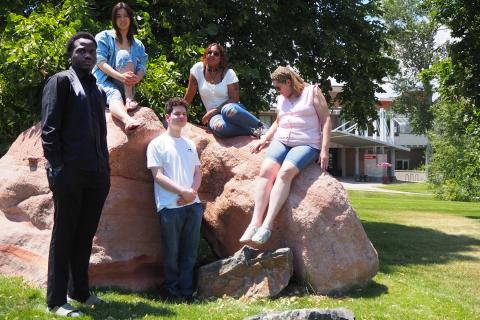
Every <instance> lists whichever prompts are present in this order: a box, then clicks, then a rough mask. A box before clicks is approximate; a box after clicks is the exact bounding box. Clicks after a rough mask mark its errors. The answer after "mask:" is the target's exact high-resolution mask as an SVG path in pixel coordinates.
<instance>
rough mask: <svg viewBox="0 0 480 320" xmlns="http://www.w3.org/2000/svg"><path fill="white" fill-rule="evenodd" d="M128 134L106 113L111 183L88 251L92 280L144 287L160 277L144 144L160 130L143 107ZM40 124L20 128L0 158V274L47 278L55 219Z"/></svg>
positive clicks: (159, 253)
mask: <svg viewBox="0 0 480 320" xmlns="http://www.w3.org/2000/svg"><path fill="white" fill-rule="evenodd" d="M134 117H135V118H138V119H141V120H142V121H143V122H144V125H143V126H142V127H141V128H139V129H137V130H135V131H133V132H131V133H128V134H125V132H124V131H123V125H122V124H121V123H120V122H118V121H117V120H115V119H113V120H112V118H111V116H110V114H109V113H108V112H107V130H108V137H107V139H108V149H109V154H110V168H111V188H110V193H109V195H108V198H107V200H106V202H105V206H104V209H103V213H102V217H101V220H100V224H99V227H98V230H97V234H96V236H95V239H94V243H93V250H92V256H91V258H90V262H91V264H90V270H89V273H90V283H91V284H93V285H97V286H117V287H121V288H126V289H133V290H142V289H146V288H149V287H152V286H154V285H156V284H161V283H162V282H163V277H162V272H161V261H162V250H161V242H160V235H159V222H158V217H157V216H156V213H155V207H154V203H153V185H152V183H153V182H152V178H151V174H150V172H149V170H147V169H146V155H145V152H146V148H147V145H148V143H149V142H150V140H151V139H153V138H154V137H156V136H157V135H158V134H160V133H161V132H162V131H163V130H164V129H163V126H162V125H161V123H160V121H159V120H158V117H157V116H156V115H155V114H154V112H153V111H152V110H150V109H148V108H140V109H139V110H137V111H136V112H135V115H134ZM40 135H41V128H40V125H39V124H37V125H36V126H34V127H32V128H30V129H28V130H26V131H25V132H23V133H22V134H21V135H20V136H19V137H18V138H17V140H16V141H15V142H14V143H13V144H12V146H11V148H10V149H9V151H8V152H7V154H6V155H5V156H4V157H2V158H1V159H0V223H1V225H2V229H1V231H0V273H2V274H9V275H19V276H23V277H24V278H26V279H27V280H29V281H31V282H32V283H34V284H37V285H40V286H43V285H45V283H46V275H47V261H48V247H49V242H50V233H51V229H52V224H53V202H52V194H51V192H50V190H49V188H48V182H47V178H46V173H45V169H44V166H45V163H46V160H45V159H44V158H43V151H42V146H41V137H40Z"/></svg>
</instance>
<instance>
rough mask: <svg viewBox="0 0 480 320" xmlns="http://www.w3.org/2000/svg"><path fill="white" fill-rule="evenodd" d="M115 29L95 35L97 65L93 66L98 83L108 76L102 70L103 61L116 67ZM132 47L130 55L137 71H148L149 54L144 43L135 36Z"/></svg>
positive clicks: (101, 82)
mask: <svg viewBox="0 0 480 320" xmlns="http://www.w3.org/2000/svg"><path fill="white" fill-rule="evenodd" d="M115 37H116V36H115V31H114V30H104V31H102V32H100V33H98V34H97V35H96V36H95V40H96V41H97V65H96V66H95V67H94V68H93V75H94V76H95V78H97V83H99V84H103V83H104V82H105V81H106V80H107V78H108V76H107V75H106V74H105V73H104V72H103V71H102V70H100V68H99V67H98V64H99V63H101V62H106V63H108V64H109V65H110V66H111V67H112V68H114V69H116V66H115V56H116V55H117V50H118V49H117V46H116V45H115ZM133 40H134V41H133V44H132V46H131V47H130V56H131V59H132V62H133V64H134V66H135V73H138V72H139V71H143V72H144V73H146V71H147V60H148V55H147V54H146V53H145V47H144V46H143V43H142V42H141V41H140V40H138V39H136V38H134V39H133Z"/></svg>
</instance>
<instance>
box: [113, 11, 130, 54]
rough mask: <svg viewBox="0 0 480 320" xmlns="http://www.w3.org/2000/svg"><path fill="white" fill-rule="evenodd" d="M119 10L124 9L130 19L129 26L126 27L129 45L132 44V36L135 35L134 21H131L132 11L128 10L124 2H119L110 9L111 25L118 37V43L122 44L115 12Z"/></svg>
mask: <svg viewBox="0 0 480 320" xmlns="http://www.w3.org/2000/svg"><path fill="white" fill-rule="evenodd" d="M120 9H125V11H127V14H128V17H129V18H130V26H129V27H128V32H127V41H128V44H129V45H132V44H133V34H134V33H135V21H134V20H133V10H132V8H130V6H129V5H128V4H126V3H125V2H119V3H117V4H116V5H114V6H113V8H112V25H113V29H115V32H116V34H117V37H118V41H119V42H122V41H123V39H122V34H121V33H120V30H119V29H118V26H117V12H118V10H120Z"/></svg>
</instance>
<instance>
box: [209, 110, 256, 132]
mask: <svg viewBox="0 0 480 320" xmlns="http://www.w3.org/2000/svg"><path fill="white" fill-rule="evenodd" d="M261 126H262V122H261V121H260V120H259V119H258V118H257V117H255V116H254V115H253V114H251V113H250V112H248V111H247V110H245V106H244V105H242V104H241V103H227V104H226V105H224V106H223V107H222V112H221V113H220V114H216V115H214V116H213V117H211V118H210V121H208V128H209V129H210V130H211V131H212V132H213V133H214V134H215V135H216V136H218V137H220V138H230V137H238V136H249V135H251V134H252V130H253V129H256V128H259V127H261Z"/></svg>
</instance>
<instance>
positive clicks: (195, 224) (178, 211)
mask: <svg viewBox="0 0 480 320" xmlns="http://www.w3.org/2000/svg"><path fill="white" fill-rule="evenodd" d="M202 215H203V208H202V205H201V204H200V203H193V204H190V205H188V206H184V207H181V208H174V209H167V208H164V209H162V210H160V225H161V232H162V242H163V249H164V250H163V251H164V257H163V261H164V262H163V263H164V272H165V287H166V289H167V290H168V291H169V293H170V294H172V295H176V296H191V295H192V294H193V268H194V267H195V263H196V262H197V252H198V244H199V242H200V227H201V225H202Z"/></svg>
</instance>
